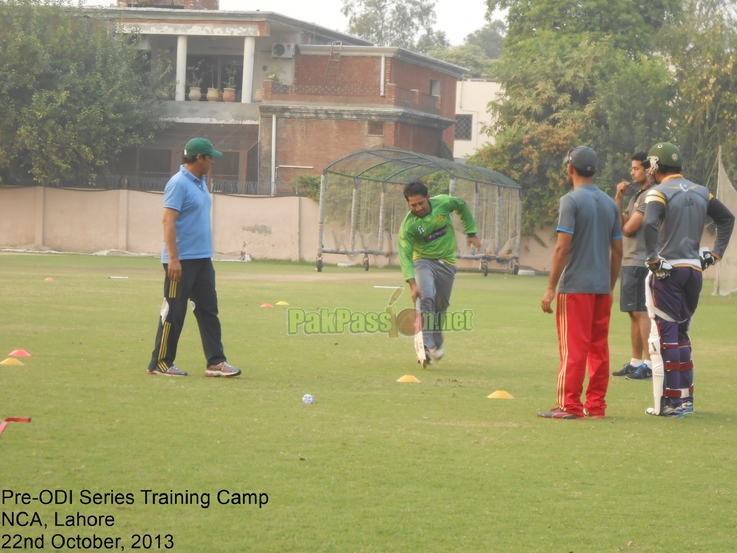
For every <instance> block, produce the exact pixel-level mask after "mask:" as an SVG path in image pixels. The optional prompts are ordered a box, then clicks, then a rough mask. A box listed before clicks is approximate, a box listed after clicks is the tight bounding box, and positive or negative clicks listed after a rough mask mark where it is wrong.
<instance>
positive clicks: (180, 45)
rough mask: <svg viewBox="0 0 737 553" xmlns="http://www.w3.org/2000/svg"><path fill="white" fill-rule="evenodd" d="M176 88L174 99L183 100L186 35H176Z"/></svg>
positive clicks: (184, 90) (185, 69)
mask: <svg viewBox="0 0 737 553" xmlns="http://www.w3.org/2000/svg"><path fill="white" fill-rule="evenodd" d="M176 80H177V90H176V95H175V96H174V99H175V100H176V101H177V102H184V95H185V92H186V89H185V87H186V84H187V35H180V36H178V37H177V75H176Z"/></svg>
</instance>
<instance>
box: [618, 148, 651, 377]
mask: <svg viewBox="0 0 737 553" xmlns="http://www.w3.org/2000/svg"><path fill="white" fill-rule="evenodd" d="M630 160H631V161H632V163H631V170H630V176H631V177H632V182H633V184H635V185H637V187H638V190H637V192H635V194H634V195H633V196H632V198H631V199H630V201H629V204H627V207H626V209H622V198H623V196H624V194H625V193H626V192H627V190H628V189H629V187H630V183H629V182H627V181H622V182H620V183H619V184H618V185H617V193H616V195H615V196H614V201H615V202H616V204H617V206H618V207H619V212H620V214H621V218H622V233H623V234H624V238H622V268H621V269H620V272H619V282H620V293H619V309H620V310H621V311H622V312H624V313H627V314H628V315H629V317H630V341H631V343H632V359H630V361H629V363H625V364H624V366H623V367H622V369H621V370H618V371H615V372H613V373H612V375H613V376H624V377H626V378H627V380H650V379H651V378H652V377H653V371H652V363H651V362H650V354H649V353H648V346H647V337H648V336H649V335H650V317H649V316H648V314H647V306H646V305H645V279H646V278H647V275H648V274H649V272H648V270H647V267H645V239H644V229H643V228H642V219H643V217H644V213H645V198H646V197H647V191H648V190H649V189H650V188H651V187H652V186H654V185H655V181H654V180H653V179H652V178H651V177H650V176H649V175H648V172H647V169H648V168H649V167H650V162H649V161H648V159H647V152H637V153H636V154H634V155H633V156H632V157H631V158H630Z"/></svg>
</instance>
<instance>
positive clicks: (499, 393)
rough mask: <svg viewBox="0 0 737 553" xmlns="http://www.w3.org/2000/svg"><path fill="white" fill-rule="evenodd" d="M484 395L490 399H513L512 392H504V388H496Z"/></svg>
mask: <svg viewBox="0 0 737 553" xmlns="http://www.w3.org/2000/svg"><path fill="white" fill-rule="evenodd" d="M486 397H488V398H490V399H514V398H513V397H512V394H510V393H509V392H505V391H504V390H497V391H496V392H494V393H493V394H489V395H488V396H486Z"/></svg>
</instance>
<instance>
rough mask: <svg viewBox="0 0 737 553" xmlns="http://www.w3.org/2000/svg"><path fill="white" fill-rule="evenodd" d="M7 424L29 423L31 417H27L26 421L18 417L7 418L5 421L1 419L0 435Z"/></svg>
mask: <svg viewBox="0 0 737 553" xmlns="http://www.w3.org/2000/svg"><path fill="white" fill-rule="evenodd" d="M9 422H31V417H28V418H27V419H24V418H20V417H8V418H7V419H3V422H0V434H2V433H3V430H5V426H6V425H7V424H8V423H9Z"/></svg>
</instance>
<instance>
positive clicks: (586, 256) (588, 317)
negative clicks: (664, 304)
mask: <svg viewBox="0 0 737 553" xmlns="http://www.w3.org/2000/svg"><path fill="white" fill-rule="evenodd" d="M565 161H566V163H567V164H568V166H567V174H568V175H567V180H568V183H569V184H572V185H573V191H572V192H569V193H568V194H566V195H565V196H563V197H562V198H561V200H560V208H559V209H560V215H559V219H558V229H557V230H558V241H557V243H556V246H555V251H554V252H553V263H552V267H551V269H550V280H549V282H548V288H547V290H546V291H545V294H543V298H542V304H541V306H542V310H543V311H544V312H545V313H552V312H553V309H552V308H551V303H552V301H553V298H554V297H556V301H557V307H556V323H557V327H558V345H559V350H560V365H559V368H558V406H557V407H555V408H553V409H551V410H550V411H540V412H539V413H538V416H539V417H544V418H549V419H580V418H582V417H583V416H585V415H586V416H591V417H596V418H603V417H604V412H605V411H606V391H607V387H608V385H609V318H610V314H611V310H612V290H613V289H614V284H615V283H616V282H617V275H618V274H619V266H620V264H621V262H622V228H621V225H620V220H619V209H618V208H617V204H615V203H614V200H612V199H611V198H610V197H609V196H607V195H606V194H605V193H604V192H602V191H601V190H599V189H598V188H597V187H596V186H595V185H594V183H593V176H594V175H595V174H596V170H597V164H598V161H599V160H598V157H597V156H596V153H595V152H594V151H593V150H592V149H591V148H587V147H586V146H579V147H577V148H573V149H572V150H570V151H569V152H568V155H567V156H566V159H565ZM556 287H557V288H558V294H557V296H556V293H555V291H556ZM587 366H588V375H589V384H588V387H587V389H586V403H585V404H583V403H582V402H581V393H582V392H583V381H584V378H585V376H586V372H587V371H586V368H587Z"/></svg>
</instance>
